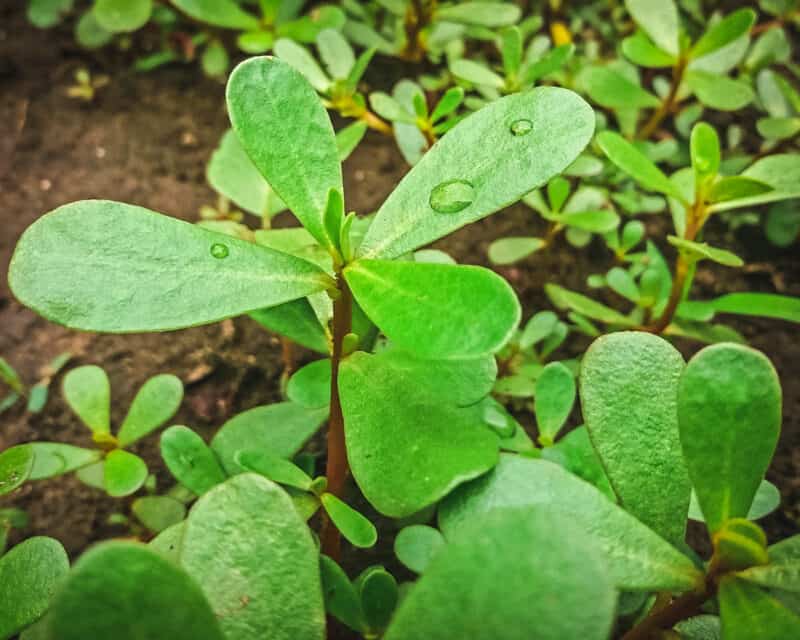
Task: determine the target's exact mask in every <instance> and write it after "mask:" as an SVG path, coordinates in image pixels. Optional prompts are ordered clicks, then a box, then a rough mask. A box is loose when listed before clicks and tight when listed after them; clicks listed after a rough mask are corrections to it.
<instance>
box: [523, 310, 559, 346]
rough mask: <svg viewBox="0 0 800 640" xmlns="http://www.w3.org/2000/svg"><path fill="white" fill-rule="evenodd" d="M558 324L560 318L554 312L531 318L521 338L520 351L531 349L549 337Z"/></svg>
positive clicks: (546, 312)
mask: <svg viewBox="0 0 800 640" xmlns="http://www.w3.org/2000/svg"><path fill="white" fill-rule="evenodd" d="M557 324H558V316H557V315H556V314H555V313H553V312H552V311H540V312H539V313H536V314H534V315H533V316H531V318H530V320H528V322H527V323H526V324H525V328H524V329H523V330H522V335H521V336H520V338H519V346H520V349H523V350H525V349H530V348H531V347H533V346H534V345H537V344H538V343H540V342H541V341H542V340H544V339H545V338H546V337H547V336H549V335H550V334H551V333H552V332H553V331H554V330H555V328H556V325H557Z"/></svg>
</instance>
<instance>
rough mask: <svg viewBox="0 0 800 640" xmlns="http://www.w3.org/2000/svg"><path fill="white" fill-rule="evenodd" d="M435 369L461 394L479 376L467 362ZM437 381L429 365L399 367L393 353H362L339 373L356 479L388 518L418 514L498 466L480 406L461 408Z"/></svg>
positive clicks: (495, 446) (441, 364)
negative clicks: (461, 389)
mask: <svg viewBox="0 0 800 640" xmlns="http://www.w3.org/2000/svg"><path fill="white" fill-rule="evenodd" d="M434 364H435V365H436V366H439V367H442V371H445V372H446V371H447V369H448V367H452V371H451V373H450V376H451V379H452V380H454V384H453V385H452V386H453V387H456V388H457V387H458V386H462V387H465V386H466V385H464V382H463V381H465V380H467V379H470V378H472V376H473V375H474V374H473V373H472V372H471V368H472V366H473V364H471V363H469V362H466V363H464V362H461V361H454V362H452V363H451V364H449V365H448V363H445V362H439V363H434ZM459 371H462V372H464V373H463V374H461V373H459ZM434 373H435V370H434V371H430V372H429V371H427V365H426V363H425V362H424V361H418V362H417V363H416V365H414V364H413V361H411V360H405V361H403V360H401V361H398V360H397V359H396V358H395V357H394V356H392V355H391V352H384V353H380V354H378V355H369V354H366V353H361V352H358V353H355V354H353V355H351V356H349V357H348V358H346V359H345V360H344V361H343V362H342V365H341V372H340V378H339V393H340V396H341V401H342V410H343V413H344V419H345V439H346V443H347V457H348V460H349V462H350V466H351V469H352V471H353V477H354V478H355V480H356V482H357V483H358V485H359V487H360V488H361V490H362V492H363V493H364V495H365V496H366V498H367V499H368V500H369V501H370V503H372V505H373V506H374V507H375V508H376V509H377V510H378V511H380V512H381V513H383V514H385V515H388V516H391V517H398V518H399V517H404V516H408V515H411V514H412V513H416V512H417V511H419V510H421V509H422V508H424V507H426V506H428V505H430V504H433V503H434V502H436V501H437V500H439V499H440V498H442V497H443V496H444V495H446V494H447V493H448V492H449V491H450V490H451V489H452V488H453V487H455V486H456V485H458V484H460V483H461V482H464V481H466V480H469V479H471V478H474V477H476V476H478V475H480V474H482V473H485V472H486V471H488V470H489V469H491V468H492V466H494V464H495V463H496V461H497V449H498V442H497V437H496V436H495V434H494V433H493V432H492V431H491V430H490V429H489V428H488V427H487V426H486V425H485V423H484V421H483V417H482V411H481V408H480V405H479V404H474V403H473V404H472V405H471V406H468V407H458V406H456V404H457V398H455V397H453V396H451V395H449V393H448V392H446V391H444V388H443V385H442V384H438V385H437V384H434V385H433V387H430V386H429V385H428V384H426V381H427V380H430V379H435V377H436V376H435V375H434ZM462 375H464V376H466V377H464V378H462V377H461V376H462ZM443 379H445V378H444V374H443ZM457 395H458V394H457Z"/></svg>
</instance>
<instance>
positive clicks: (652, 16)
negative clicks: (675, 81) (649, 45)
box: [625, 0, 680, 57]
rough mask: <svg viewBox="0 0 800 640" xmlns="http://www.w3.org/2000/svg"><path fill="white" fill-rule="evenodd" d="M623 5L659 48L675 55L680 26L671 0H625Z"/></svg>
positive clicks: (676, 10) (678, 48)
mask: <svg viewBox="0 0 800 640" xmlns="http://www.w3.org/2000/svg"><path fill="white" fill-rule="evenodd" d="M625 7H626V8H627V9H628V13H630V14H631V17H632V18H633V19H634V20H635V21H636V24H638V25H639V26H640V27H641V28H642V29H643V30H644V31H645V33H647V35H648V36H650V38H651V39H652V41H653V42H654V43H655V44H656V45H657V46H658V47H659V48H660V49H663V50H664V51H666V52H667V53H668V54H670V55H671V56H674V57H677V55H678V53H679V51H680V45H679V43H678V36H679V33H680V32H679V28H680V27H679V21H678V8H677V7H676V6H675V3H674V2H673V1H672V0H666V1H664V0H625Z"/></svg>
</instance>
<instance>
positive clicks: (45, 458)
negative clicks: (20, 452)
mask: <svg viewBox="0 0 800 640" xmlns="http://www.w3.org/2000/svg"><path fill="white" fill-rule="evenodd" d="M28 446H29V447H31V449H33V469H31V475H30V479H31V480H44V479H46V478H52V477H54V476H58V475H62V474H64V473H70V472H71V471H75V470H77V469H80V468H82V467H86V466H88V465H90V464H94V463H95V462H97V461H98V460H100V459H101V457H102V454H101V452H100V451H97V450H95V449H84V448H82V447H74V446H72V445H71V444H61V443H60V442H31V443H30V444H29V445H28Z"/></svg>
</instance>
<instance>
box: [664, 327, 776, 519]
mask: <svg viewBox="0 0 800 640" xmlns="http://www.w3.org/2000/svg"><path fill="white" fill-rule="evenodd" d="M678 420H679V423H680V437H681V445H682V447H683V455H684V458H685V460H686V466H687V467H688V469H689V476H690V477H691V479H692V484H693V485H694V490H695V492H696V494H697V499H698V502H699V503H700V508H701V509H702V510H703V515H705V518H706V524H707V525H708V528H709V531H711V532H714V531H717V530H718V529H719V528H720V527H721V526H722V525H723V524H724V523H725V521H726V520H727V519H729V518H743V517H745V516H746V515H747V513H748V511H749V510H750V505H751V504H752V502H753V496H755V494H756V491H757V489H758V486H759V484H761V480H762V479H763V478H764V472H765V471H766V469H767V466H768V465H769V462H770V460H771V459H772V454H773V452H774V451H775V446H776V443H777V440H778V433H779V431H780V425H781V387H780V382H779V381H778V375H777V374H776V373H775V369H774V368H773V367H772V364H771V363H770V361H769V360H768V359H767V358H766V357H765V356H764V355H763V354H762V353H760V352H758V351H756V350H754V349H750V348H749V347H745V346H743V345H738V344H725V343H723V344H716V345H712V346H710V347H706V348H705V349H703V350H702V351H700V352H699V353H698V354H697V355H696V356H694V357H693V358H692V359H691V360H690V361H689V364H688V365H687V366H686V369H685V370H684V372H683V375H682V377H681V382H680V389H679V394H678Z"/></svg>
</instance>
